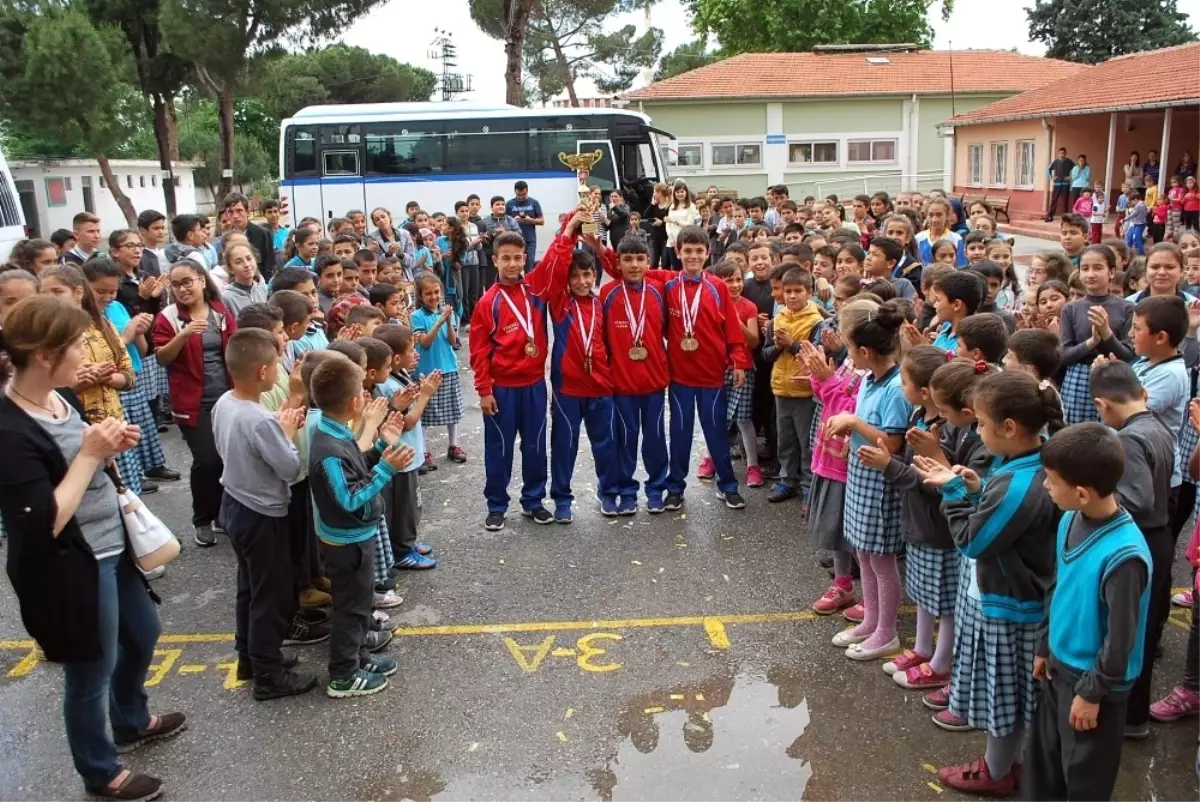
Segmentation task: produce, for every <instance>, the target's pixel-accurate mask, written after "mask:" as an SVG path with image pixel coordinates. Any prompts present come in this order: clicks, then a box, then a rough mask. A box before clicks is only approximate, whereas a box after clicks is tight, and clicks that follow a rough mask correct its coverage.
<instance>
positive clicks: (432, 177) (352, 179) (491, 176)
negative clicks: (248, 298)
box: [279, 170, 575, 187]
mask: <svg viewBox="0 0 1200 802" xmlns="http://www.w3.org/2000/svg"><path fill="white" fill-rule="evenodd" d="M574 177H575V176H574V174H572V173H571V172H570V171H569V170H562V171H542V172H526V173H423V174H413V175H368V176H362V175H339V176H330V177H328V178H316V177H314V178H288V179H284V180H283V181H280V182H279V186H280V187H317V186H322V185H326V186H329V185H335V184H423V183H425V182H427V181H520V180H522V179H524V180H526V181H529V180H531V179H540V178H574Z"/></svg>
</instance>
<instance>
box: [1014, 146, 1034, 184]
mask: <svg viewBox="0 0 1200 802" xmlns="http://www.w3.org/2000/svg"><path fill="white" fill-rule="evenodd" d="M1035 145H1036V143H1035V142H1034V141H1033V140H1032V139H1022V140H1020V141H1018V142H1017V178H1016V180H1015V181H1014V182H1013V183H1014V184H1015V185H1016V186H1018V187H1021V188H1022V189H1033V176H1034V159H1035V158H1036V151H1035Z"/></svg>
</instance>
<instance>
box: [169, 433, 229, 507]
mask: <svg viewBox="0 0 1200 802" xmlns="http://www.w3.org/2000/svg"><path fill="white" fill-rule="evenodd" d="M179 432H180V434H182V435H183V442H185V443H187V447H188V450H189V451H191V452H192V469H191V472H190V474H189V476H188V480H189V483H190V485H191V489H192V525H193V526H207V525H209V524H211V523H212V522H213V521H215V520H217V516H218V515H220V513H221V473H222V472H223V471H224V470H225V465H224V463H222V462H221V455H220V454H218V453H217V442H216V440H214V439H213V430H212V410H211V409H201V410H200V417H199V419H198V420H197V421H196V425H195V426H180V427H179Z"/></svg>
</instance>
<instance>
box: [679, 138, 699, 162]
mask: <svg viewBox="0 0 1200 802" xmlns="http://www.w3.org/2000/svg"><path fill="white" fill-rule="evenodd" d="M676 158H677V162H676V164H678V166H680V167H703V166H704V145H702V144H700V143H699V142H690V143H688V144H681V145H680V146H679V150H678V156H677V157H676Z"/></svg>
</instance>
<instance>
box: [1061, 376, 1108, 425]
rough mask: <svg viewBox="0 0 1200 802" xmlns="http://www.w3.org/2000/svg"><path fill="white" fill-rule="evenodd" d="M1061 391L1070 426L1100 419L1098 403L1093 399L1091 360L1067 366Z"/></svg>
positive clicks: (1064, 410) (1064, 412)
mask: <svg viewBox="0 0 1200 802" xmlns="http://www.w3.org/2000/svg"><path fill="white" fill-rule="evenodd" d="M1060 393H1061V395H1062V405H1063V415H1064V416H1065V417H1066V419H1067V425H1068V426H1074V425H1075V424H1076V423H1086V422H1088V421H1098V420H1100V413H1098V412H1096V404H1095V403H1094V402H1093V401H1092V363H1091V362H1076V363H1075V364H1074V365H1071V366H1070V367H1069V368H1067V372H1066V374H1064V375H1063V382H1062V389H1061V390H1060Z"/></svg>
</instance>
